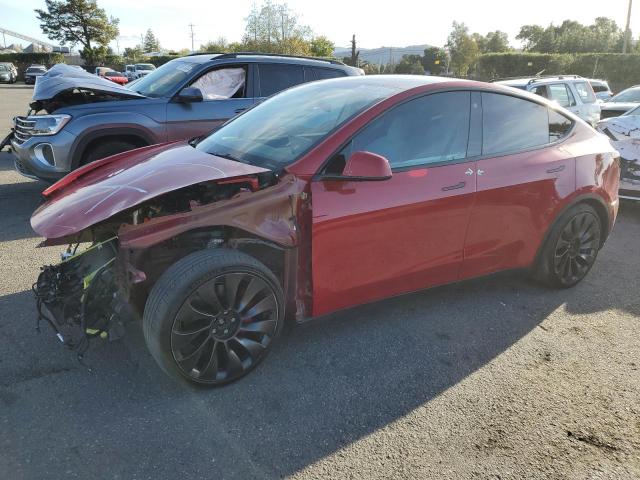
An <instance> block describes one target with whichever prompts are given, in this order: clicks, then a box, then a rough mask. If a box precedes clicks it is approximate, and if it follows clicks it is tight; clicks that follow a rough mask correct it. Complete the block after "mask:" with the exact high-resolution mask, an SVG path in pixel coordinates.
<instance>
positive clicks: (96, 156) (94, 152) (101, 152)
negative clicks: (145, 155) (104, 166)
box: [80, 140, 138, 165]
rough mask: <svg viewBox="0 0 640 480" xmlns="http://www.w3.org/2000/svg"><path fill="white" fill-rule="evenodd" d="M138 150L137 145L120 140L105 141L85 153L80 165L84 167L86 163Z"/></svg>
mask: <svg viewBox="0 0 640 480" xmlns="http://www.w3.org/2000/svg"><path fill="white" fill-rule="evenodd" d="M134 148H138V146H137V145H135V144H133V143H131V142H126V141H120V140H106V141H104V142H100V143H98V144H97V145H96V146H94V147H93V148H91V150H89V151H88V152H86V153H85V154H84V156H83V158H82V162H81V163H80V165H86V164H87V163H91V162H94V161H96V160H100V159H101V158H105V157H109V156H111V155H115V154H117V153H122V152H126V151H128V150H133V149H134Z"/></svg>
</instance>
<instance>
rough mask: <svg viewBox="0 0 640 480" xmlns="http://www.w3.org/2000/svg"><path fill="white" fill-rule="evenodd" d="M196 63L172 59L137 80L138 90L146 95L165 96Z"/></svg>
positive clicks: (186, 75)
mask: <svg viewBox="0 0 640 480" xmlns="http://www.w3.org/2000/svg"><path fill="white" fill-rule="evenodd" d="M196 66H197V64H195V63H191V62H184V61H180V60H172V61H170V62H168V63H165V64H164V65H162V66H161V67H160V68H158V69H157V70H154V71H153V72H151V73H150V74H148V75H147V76H145V77H143V78H141V79H140V80H139V81H138V82H136V85H135V88H133V90H135V91H136V92H138V93H140V94H142V95H144V96H145V97H164V96H166V95H167V94H169V93H170V92H172V91H173V89H174V88H175V87H176V86H177V85H178V84H179V83H180V82H182V81H183V80H184V79H185V78H187V77H188V76H189V75H190V72H191V71H192V70H193V69H194V68H195V67H196Z"/></svg>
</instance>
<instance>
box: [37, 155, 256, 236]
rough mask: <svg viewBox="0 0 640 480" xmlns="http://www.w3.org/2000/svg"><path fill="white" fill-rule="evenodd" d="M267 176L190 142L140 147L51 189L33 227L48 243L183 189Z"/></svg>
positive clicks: (98, 163) (86, 168)
mask: <svg viewBox="0 0 640 480" xmlns="http://www.w3.org/2000/svg"><path fill="white" fill-rule="evenodd" d="M263 172H268V170H267V169H264V168H261V167H256V166H253V165H247V164H244V163H240V162H235V161H232V160H227V159H224V158H221V157H216V156H214V155H209V154H207V153H205V152H202V151H200V150H197V149H195V148H193V147H192V146H191V145H189V144H188V143H186V142H176V143H169V144H160V145H152V146H150V147H144V148H139V149H137V150H133V151H129V152H124V153H120V154H118V155H114V156H111V157H107V158H104V159H102V160H98V161H96V162H93V163H90V164H88V165H86V166H84V167H81V168H79V169H78V170H75V171H73V172H71V173H70V174H69V175H67V176H66V177H64V178H63V179H62V180H60V181H59V182H57V183H56V184H54V185H52V186H51V187H49V188H48V189H46V190H45V191H44V192H43V195H44V196H45V198H46V199H47V201H46V202H45V203H44V204H43V205H41V206H40V207H39V208H38V209H37V210H36V211H35V212H34V213H33V215H32V217H31V226H32V228H33V230H34V231H35V232H36V233H38V234H39V235H41V236H43V237H45V238H48V239H54V238H61V237H66V236H69V235H74V234H76V233H79V232H81V231H82V230H84V229H86V228H88V227H90V226H92V225H95V224H97V223H100V222H102V221H104V220H106V219H108V218H110V217H112V216H113V215H115V214H117V213H119V212H122V211H124V210H127V209H129V208H132V207H135V206H137V205H140V204H142V203H144V202H146V201H147V200H151V199H153V198H155V197H158V196H160V195H162V194H165V193H168V192H171V191H174V190H178V189H180V188H184V187H188V186H190V185H195V184H197V183H202V182H210V181H215V180H222V179H227V178H234V177H243V176H247V175H254V174H258V173H263Z"/></svg>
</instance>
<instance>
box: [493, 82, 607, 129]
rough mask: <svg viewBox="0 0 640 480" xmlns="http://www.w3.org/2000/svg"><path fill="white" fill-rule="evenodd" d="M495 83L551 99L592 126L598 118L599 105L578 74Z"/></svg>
mask: <svg viewBox="0 0 640 480" xmlns="http://www.w3.org/2000/svg"><path fill="white" fill-rule="evenodd" d="M495 83H499V84H501V85H506V86H508V87H514V88H519V89H521V90H527V91H529V92H532V93H535V94H538V95H540V96H543V97H545V98H548V99H549V100H553V101H555V102H557V103H558V105H560V106H561V107H564V108H566V109H567V110H569V111H570V112H573V113H574V114H576V115H577V116H578V117H580V118H582V119H583V120H584V121H585V122H587V123H588V124H590V125H591V126H594V127H595V125H596V124H597V123H598V121H599V120H600V105H599V104H598V103H597V98H596V95H595V93H594V92H593V88H592V87H591V84H590V83H589V81H588V80H587V79H586V78H582V77H580V76H578V75H560V76H554V77H532V78H510V79H508V80H500V81H496V82H495Z"/></svg>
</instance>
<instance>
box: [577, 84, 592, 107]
mask: <svg viewBox="0 0 640 480" xmlns="http://www.w3.org/2000/svg"><path fill="white" fill-rule="evenodd" d="M573 85H574V86H575V87H576V91H577V92H578V95H579V96H580V99H581V100H582V103H594V102H595V101H596V96H595V95H594V94H593V90H592V89H591V87H590V86H589V84H588V83H587V82H576V83H574V84H573Z"/></svg>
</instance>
